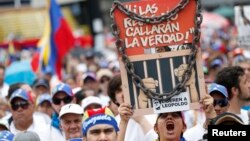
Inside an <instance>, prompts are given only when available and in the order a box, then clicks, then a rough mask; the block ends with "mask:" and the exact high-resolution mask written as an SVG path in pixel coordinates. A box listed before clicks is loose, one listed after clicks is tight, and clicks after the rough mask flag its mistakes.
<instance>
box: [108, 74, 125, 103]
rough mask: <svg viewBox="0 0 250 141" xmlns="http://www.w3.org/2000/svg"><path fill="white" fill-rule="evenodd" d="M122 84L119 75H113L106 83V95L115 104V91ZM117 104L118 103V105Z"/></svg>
mask: <svg viewBox="0 0 250 141" xmlns="http://www.w3.org/2000/svg"><path fill="white" fill-rule="evenodd" d="M121 85H122V80H121V75H115V76H114V77H113V78H112V79H111V80H110V81H109V84H108V96H109V97H110V99H111V100H112V102H113V103H115V104H116V105H118V104H117V101H116V99H115V92H116V91H118V90H119V89H120V86H121ZM118 106H119V105H118Z"/></svg>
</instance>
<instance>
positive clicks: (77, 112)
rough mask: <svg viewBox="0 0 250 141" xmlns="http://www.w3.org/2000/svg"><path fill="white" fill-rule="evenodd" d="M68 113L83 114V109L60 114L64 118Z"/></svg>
mask: <svg viewBox="0 0 250 141" xmlns="http://www.w3.org/2000/svg"><path fill="white" fill-rule="evenodd" d="M66 114H76V115H83V111H82V112H80V111H74V112H73V111H71V112H65V113H62V114H60V115H59V118H62V116H64V115H66Z"/></svg>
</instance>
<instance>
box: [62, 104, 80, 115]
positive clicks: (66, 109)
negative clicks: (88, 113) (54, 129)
mask: <svg viewBox="0 0 250 141" xmlns="http://www.w3.org/2000/svg"><path fill="white" fill-rule="evenodd" d="M69 113H71V114H78V115H83V109H82V107H81V106H80V105H78V104H74V103H70V104H66V105H64V106H63V107H62V108H61V111H60V113H59V118H61V117H62V116H63V115H65V114H69Z"/></svg>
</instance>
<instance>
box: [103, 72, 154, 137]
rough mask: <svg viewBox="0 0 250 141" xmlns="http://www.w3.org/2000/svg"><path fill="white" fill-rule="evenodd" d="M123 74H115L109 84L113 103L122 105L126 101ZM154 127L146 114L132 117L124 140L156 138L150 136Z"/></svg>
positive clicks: (118, 121)
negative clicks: (123, 89) (122, 83)
mask: <svg viewBox="0 0 250 141" xmlns="http://www.w3.org/2000/svg"><path fill="white" fill-rule="evenodd" d="M121 82H122V81H121V76H120V75H116V76H114V77H113V78H112V79H111V80H110V82H109V85H108V95H109V97H110V99H111V100H112V102H113V103H115V104H116V105H117V106H120V105H121V104H123V103H124V94H123V91H122V87H121V86H122V85H121ZM115 118H116V121H117V123H118V125H119V124H120V121H121V117H120V115H119V114H118V115H117V116H116V117H115ZM152 129H153V125H151V124H150V123H149V121H148V120H147V118H146V117H145V116H137V117H132V118H130V119H129V121H128V125H127V130H126V133H125V140H124V141H139V140H143V141H144V140H146V137H148V138H152V140H153V139H155V137H156V136H154V134H152V136H151V134H150V136H148V133H149V131H151V130H152Z"/></svg>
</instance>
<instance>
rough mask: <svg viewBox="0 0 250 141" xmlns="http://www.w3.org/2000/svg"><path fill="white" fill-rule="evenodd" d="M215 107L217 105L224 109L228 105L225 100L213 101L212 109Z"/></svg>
mask: <svg viewBox="0 0 250 141" xmlns="http://www.w3.org/2000/svg"><path fill="white" fill-rule="evenodd" d="M216 105H219V106H220V107H225V106H227V105H228V100H227V99H220V100H214V107H215V106H216Z"/></svg>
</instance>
